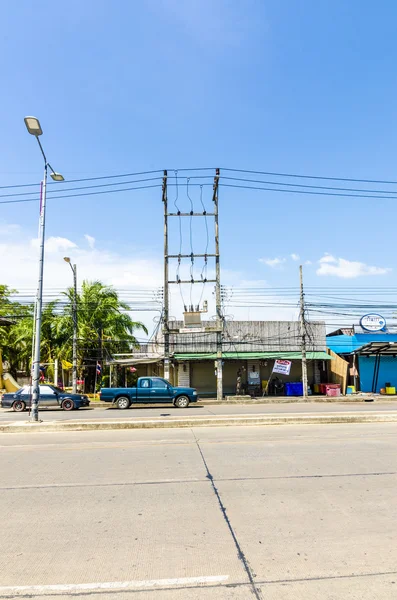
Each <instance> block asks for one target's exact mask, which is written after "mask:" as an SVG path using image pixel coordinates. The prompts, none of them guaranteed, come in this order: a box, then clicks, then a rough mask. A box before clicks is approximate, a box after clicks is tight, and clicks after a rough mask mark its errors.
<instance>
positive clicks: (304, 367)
mask: <svg viewBox="0 0 397 600" xmlns="http://www.w3.org/2000/svg"><path fill="white" fill-rule="evenodd" d="M299 278H300V318H299V320H300V330H301V351H302V383H303V398H307V360H306V323H305V294H304V291H303V270H302V265H300V267H299Z"/></svg>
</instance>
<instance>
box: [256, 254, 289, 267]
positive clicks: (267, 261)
mask: <svg viewBox="0 0 397 600" xmlns="http://www.w3.org/2000/svg"><path fill="white" fill-rule="evenodd" d="M259 262H261V263H263V264H264V265H267V266H268V267H272V269H277V268H280V267H281V265H282V264H283V263H285V258H277V257H276V258H260V259H259Z"/></svg>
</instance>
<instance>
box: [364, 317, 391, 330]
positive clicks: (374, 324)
mask: <svg viewBox="0 0 397 600" xmlns="http://www.w3.org/2000/svg"><path fill="white" fill-rule="evenodd" d="M360 325H361V327H362V328H363V329H365V330H366V331H382V329H384V328H385V327H386V319H384V317H382V316H381V315H378V314H376V313H371V314H369V315H364V317H361V320H360Z"/></svg>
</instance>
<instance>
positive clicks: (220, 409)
mask: <svg viewBox="0 0 397 600" xmlns="http://www.w3.org/2000/svg"><path fill="white" fill-rule="evenodd" d="M351 412H362V413H364V414H368V413H370V412H396V413H397V403H396V402H359V403H357V404H353V403H343V402H340V403H319V404H317V403H314V402H299V403H296V402H295V403H290V404H266V403H262V404H241V405H240V404H230V405H227V404H218V405H217V404H206V405H202V404H198V405H196V404H191V405H190V406H189V407H188V408H187V409H180V408H175V407H174V406H173V405H172V404H162V405H161V406H159V407H156V406H142V405H140V406H139V407H134V408H130V409H128V410H119V409H117V408H110V407H109V408H95V409H91V408H81V409H80V410H74V411H71V412H65V411H63V410H60V409H58V408H56V409H43V410H41V411H40V417H41V418H42V419H43V420H45V421H58V420H60V421H66V420H77V419H80V420H87V419H89V420H92V419H99V420H104V419H134V418H140V419H141V418H142V419H147V418H153V417H161V416H164V415H167V416H173V417H176V416H178V417H180V416H184V415H185V416H186V415H188V416H189V417H191V416H211V415H212V416H214V415H218V416H225V415H243V414H244V415H248V414H250V415H262V414H266V415H267V414H303V413H310V414H334V413H351ZM28 418H29V413H28V412H27V411H25V412H23V413H15V412H13V411H12V410H10V409H0V423H1V422H7V421H26V420H27V419H28Z"/></svg>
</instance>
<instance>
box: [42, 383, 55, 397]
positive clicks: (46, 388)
mask: <svg viewBox="0 0 397 600" xmlns="http://www.w3.org/2000/svg"><path fill="white" fill-rule="evenodd" d="M40 394H45V395H46V396H48V394H55V392H54V390H53V389H52V388H50V386H49V385H41V386H40Z"/></svg>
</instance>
